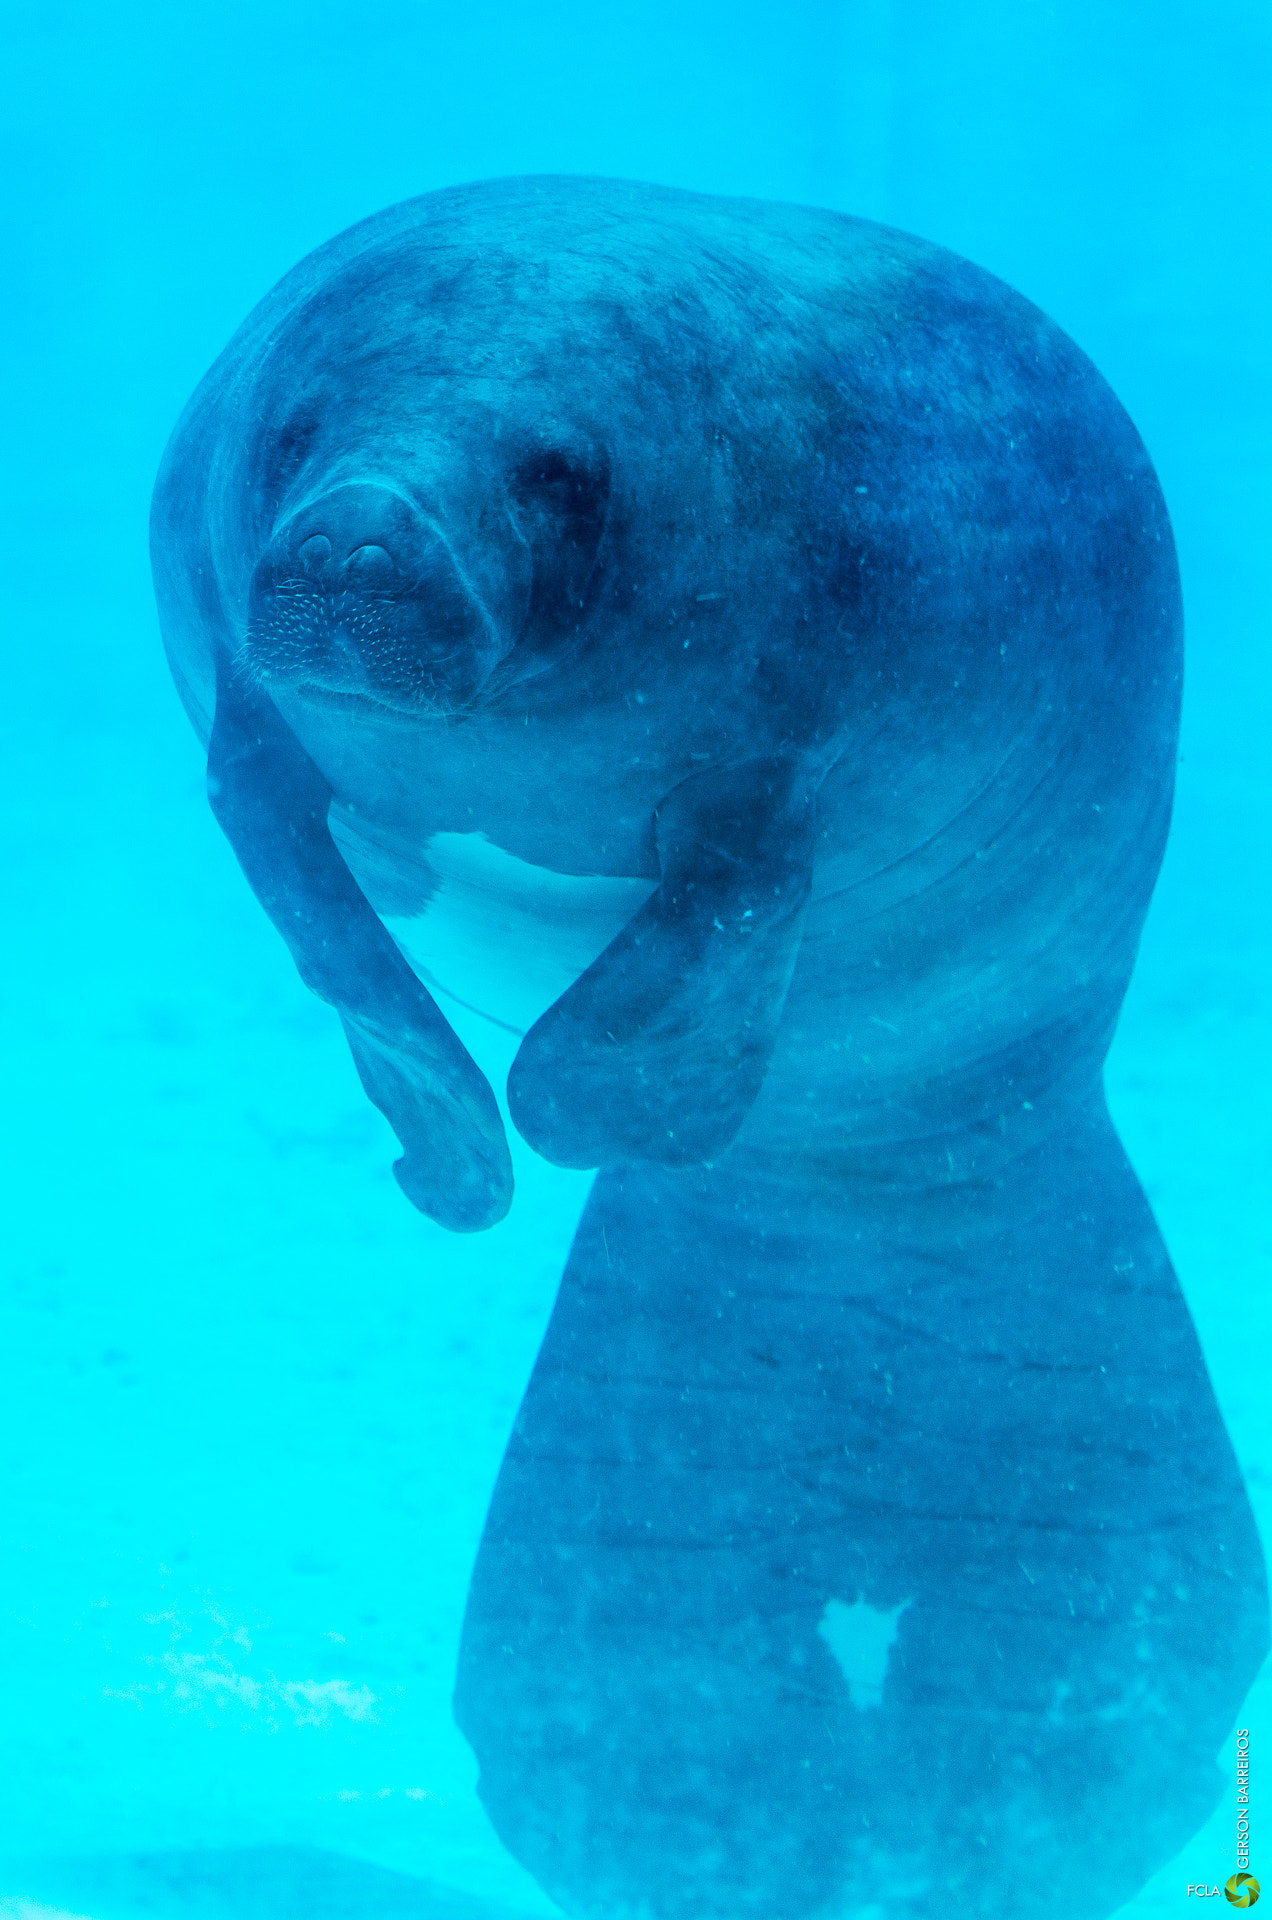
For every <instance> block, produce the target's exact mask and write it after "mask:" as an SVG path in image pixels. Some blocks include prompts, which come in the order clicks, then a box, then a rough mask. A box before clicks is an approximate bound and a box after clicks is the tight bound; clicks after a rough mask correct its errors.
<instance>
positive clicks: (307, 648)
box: [238, 449, 607, 717]
mask: <svg viewBox="0 0 1272 1920" xmlns="http://www.w3.org/2000/svg"><path fill="white" fill-rule="evenodd" d="M448 491H449V498H447V497H446V493H447V490H443V495H442V498H441V499H440V500H439V497H438V494H437V491H436V490H435V489H430V488H428V487H426V486H421V487H416V486H413V485H412V482H411V479H410V478H407V479H405V480H398V479H396V478H386V477H383V476H382V475H380V476H376V477H365V478H364V477H349V476H348V474H347V472H346V473H345V474H342V475H340V476H338V477H336V478H335V479H334V480H333V481H332V482H331V483H330V484H326V485H320V486H319V487H318V489H317V490H316V491H313V492H310V493H309V495H308V497H307V498H305V499H304V501H303V502H302V504H300V505H299V506H297V507H295V508H293V509H290V510H288V511H285V512H284V513H283V514H282V516H281V517H280V519H279V520H278V521H277V523H276V524H275V525H274V527H273V530H272V535H270V536H269V537H268V539H267V542H266V544H265V547H264V551H263V552H262V553H261V554H260V557H259V559H258V560H257V562H256V565H255V568H254V571H253V573H252V578H251V586H250V592H249V602H248V608H247V616H248V617H247V628H246V635H245V639H244V642H243V645H242V648H241V651H240V655H239V660H238V666H239V669H240V671H242V672H244V673H245V674H247V675H249V676H250V677H251V678H252V679H254V680H256V681H257V682H258V683H259V684H260V685H262V686H264V687H265V688H266V689H267V690H269V691H271V692H273V693H283V692H292V693H295V694H298V695H300V696H301V697H306V698H314V699H319V700H322V699H331V698H333V697H334V698H338V699H346V700H348V699H350V698H351V697H352V698H354V699H356V700H358V701H365V702H370V703H373V704H374V706H376V707H378V708H387V709H389V710H391V711H393V712H396V713H399V714H402V715H408V716H417V717H427V716H441V715H446V714H454V713H457V712H460V711H462V710H463V709H464V708H466V707H469V706H471V705H472V703H473V702H474V701H475V700H477V699H478V698H479V696H481V695H482V694H483V692H485V691H487V690H489V689H491V688H492V686H494V687H498V686H500V685H503V684H505V683H506V682H507V681H508V680H509V679H519V678H523V677H525V675H526V674H527V673H533V672H537V671H541V670H542V668H543V665H544V664H546V662H547V658H548V656H549V655H550V653H551V651H552V648H553V646H554V644H556V645H559V644H560V642H561V640H562V638H563V637H567V636H568V635H569V633H570V632H571V631H572V630H574V629H577V627H578V625H579V616H580V614H581V612H582V610H583V607H584V603H585V598H586V591H585V589H586V581H587V577H588V575H589V574H590V573H591V572H592V571H593V570H594V567H595V561H596V554H597V546H598V543H599V540H600V535H601V531H602V527H603V522H604V515H605V494H606V491H607V486H606V482H605V476H604V475H603V474H601V475H600V476H599V477H598V475H597V473H596V472H595V471H593V470H592V468H590V467H587V468H585V467H584V466H583V465H582V464H580V462H579V461H578V460H577V459H575V458H571V457H570V456H568V455H565V454H562V453H561V452H560V451H559V450H555V449H553V450H549V451H547V452H546V453H545V452H543V451H536V452H535V453H534V454H532V455H526V456H524V457H522V458H521V459H519V460H517V461H515V462H514V463H513V465H512V468H511V470H510V471H505V472H502V473H500V472H496V471H492V470H491V468H490V466H489V465H486V470H485V471H484V472H483V473H481V474H480V475H479V476H477V479H476V482H475V483H474V484H471V485H469V486H468V487H467V488H466V489H465V488H461V489H459V490H458V492H457V491H456V489H455V488H453V487H452V488H451V489H449V490H448ZM513 656H515V659H514V658H513ZM501 669H502V671H500V670H501Z"/></svg>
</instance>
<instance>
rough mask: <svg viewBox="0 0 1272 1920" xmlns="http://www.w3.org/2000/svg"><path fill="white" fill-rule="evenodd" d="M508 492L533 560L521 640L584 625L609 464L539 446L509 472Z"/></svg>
mask: <svg viewBox="0 0 1272 1920" xmlns="http://www.w3.org/2000/svg"><path fill="white" fill-rule="evenodd" d="M511 493H512V498H513V504H514V507H515V510H516V514H517V519H518V522H519V523H520V526H521V531H522V533H523V534H524V535H525V538H526V540H527V542H528V544H529V547H530V551H531V554H532V556H533V560H534V579H533V585H532V587H531V590H530V605H529V610H528V613H527V617H526V624H525V629H524V632H523V636H522V645H523V646H525V645H529V646H533V645H534V644H535V642H536V641H538V642H541V643H542V642H548V641H551V640H552V639H555V638H559V637H560V636H561V635H562V634H567V633H573V632H575V631H576V630H577V628H578V627H579V626H581V625H582V622H583V619H584V617H585V615H586V613H587V611H588V608H589V606H590V604H591V601H592V598H593V595H594V593H595V589H596V585H597V576H598V571H599V570H598V568H597V557H598V553H599V550H600V545H601V537H602V535H603V534H604V532H605V522H606V516H607V513H608V511H609V499H610V476H609V466H608V463H607V462H605V461H603V460H599V459H595V458H591V457H589V458H584V457H583V456H581V455H579V454H577V453H575V452H574V451H572V450H570V451H567V450H565V449H563V448H560V447H552V446H549V447H544V448H541V449H536V450H534V451H533V452H531V453H530V454H528V455H527V456H526V458H525V459H524V460H522V461H521V463H520V465H519V466H518V468H517V470H516V472H515V473H514V474H513V476H512V482H511Z"/></svg>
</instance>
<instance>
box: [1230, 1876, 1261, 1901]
mask: <svg viewBox="0 0 1272 1920" xmlns="http://www.w3.org/2000/svg"><path fill="white" fill-rule="evenodd" d="M1223 1890H1224V1892H1225V1893H1226V1894H1227V1896H1228V1898H1229V1900H1231V1902H1232V1904H1233V1906H1234V1907H1252V1906H1253V1905H1254V1903H1255V1901H1256V1900H1257V1899H1258V1897H1259V1883H1258V1881H1257V1880H1256V1879H1255V1877H1254V1875H1253V1874H1252V1873H1233V1874H1229V1876H1228V1878H1227V1880H1226V1881H1225V1882H1224V1888H1223Z"/></svg>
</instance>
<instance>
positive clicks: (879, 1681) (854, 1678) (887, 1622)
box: [817, 1600, 911, 1707]
mask: <svg viewBox="0 0 1272 1920" xmlns="http://www.w3.org/2000/svg"><path fill="white" fill-rule="evenodd" d="M910 1604H911V1603H910V1601H908V1600H903V1601H902V1602H901V1605H900V1606H899V1607H893V1608H892V1609H891V1611H890V1612H886V1613H881V1612H880V1611H879V1610H878V1608H876V1607H872V1606H869V1605H868V1604H867V1603H866V1601H864V1600H857V1601H855V1602H854V1603H853V1605H852V1606H851V1607H849V1606H845V1605H844V1602H843V1601H842V1600H828V1601H827V1602H826V1611H825V1612H824V1613H823V1614H822V1617H821V1620H820V1621H819V1623H818V1627H817V1631H818V1633H819V1634H820V1635H821V1637H822V1639H823V1640H824V1641H825V1642H826V1645H827V1646H828V1647H829V1648H830V1650H831V1652H832V1653H833V1654H834V1656H835V1660H836V1663H837V1665H838V1667H839V1671H840V1672H841V1673H842V1674H843V1676H844V1679H845V1680H846V1681H847V1682H848V1691H849V1693H850V1694H851V1695H852V1704H853V1706H854V1707H877V1706H880V1705H881V1704H882V1702H883V1682H884V1676H885V1675H886V1674H887V1671H888V1655H889V1654H890V1653H891V1652H892V1643H893V1641H894V1640H895V1639H896V1637H897V1622H898V1620H900V1618H901V1615H902V1614H903V1613H904V1612H905V1610H906V1608H907V1607H908V1606H909V1605H910Z"/></svg>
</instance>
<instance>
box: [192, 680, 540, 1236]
mask: <svg viewBox="0 0 1272 1920" xmlns="http://www.w3.org/2000/svg"><path fill="white" fill-rule="evenodd" d="M208 795H209V798H210V800H211V803H212V810H213V812H214V813H215V815H216V817H217V820H218V822H219V823H220V826H221V827H222V829H223V830H224V832H225V835H226V837H227V838H228V840H229V842H230V845H231V846H232V847H233V849H234V851H235V853H236V855H237V856H238V861H239V864H240V866H241V867H242V869H243V871H244V873H245V874H246V875H247V878H248V880H249V882H250V883H251V887H252V891H253V892H254V893H255V895H256V897H257V899H258V900H259V901H260V903H261V905H262V906H263V907H264V909H265V911H266V913H268V915H269V917H270V919H271V920H272V921H273V922H274V925H275V926H276V927H277V928H278V931H279V932H280V933H281V934H282V936H283V938H284V940H285V941H286V942H287V945H288V946H289V947H290V949H291V952H292V956H293V958H294V959H295V962H296V965H297V967H298V969H299V971H300V977H301V979H302V980H303V981H304V982H305V984H306V986H308V987H310V988H312V990H313V991H314V992H315V993H316V994H318V996H319V997H320V998H321V999H323V1000H326V1001H329V1002H330V1004H331V1005H332V1006H333V1007H335V1009H336V1011H337V1013H339V1015H340V1019H341V1022H342V1023H343V1026H344V1030H345V1033H346V1035H347V1037H348V1041H349V1046H350V1049H351V1051H352V1053H353V1058H354V1064H355V1065H356V1066H357V1069H358V1075H359V1078H360V1079H361V1081H362V1084H363V1086H364V1087H365V1088H366V1090H367V1093H368V1094H369V1095H370V1097H371V1099H372V1100H373V1101H374V1102H375V1104H376V1106H377V1107H379V1109H380V1111H381V1113H383V1114H384V1116H385V1118H386V1119H387V1120H388V1122H389V1125H390V1126H391V1127H392V1128H393V1131H394V1132H395V1133H396V1134H397V1136H398V1139H399V1140H400V1141H401V1143H402V1146H403V1148H404V1149H405V1153H404V1157H403V1158H402V1159H401V1160H399V1161H398V1162H397V1164H396V1166H395V1167H394V1169H393V1171H394V1174H395V1175H396V1177H397V1182H398V1185H399V1186H400V1187H401V1188H402V1191H403V1192H404V1193H405V1194H406V1196H407V1198H408V1199H409V1200H410V1201H411V1202H412V1204H413V1205H414V1206H416V1207H418V1208H419V1210H420V1212H421V1213H427V1214H430V1215H431V1216H432V1218H433V1219H434V1220H436V1221H438V1222H439V1223H440V1224H441V1225H442V1226H444V1227H449V1228H450V1229H451V1230H452V1231H453V1232H458V1233H464V1232H474V1231H476V1230H478V1229H480V1228H482V1227H490V1226H493V1225H494V1224H495V1222H496V1221H497V1220H501V1219H502V1218H503V1216H504V1214H505V1213H507V1211H508V1208H509V1206H510V1204H511V1201H512V1163H511V1161H510V1160H509V1157H508V1143H507V1140H506V1139H505V1137H504V1130H503V1122H502V1121H501V1119H500V1117H499V1109H498V1107H497V1105H496V1103H495V1097H494V1094H493V1093H492V1092H491V1090H490V1086H489V1084H488V1082H487V1081H486V1079H485V1078H484V1076H483V1075H482V1073H481V1072H480V1071H479V1069H478V1068H477V1066H476V1065H475V1063H474V1062H473V1060H472V1059H471V1058H470V1056H469V1054H468V1053H467V1052H466V1051H465V1049H464V1047H463V1046H462V1045H461V1043H460V1041H459V1040H458V1039H457V1037H456V1035H455V1034H454V1033H453V1032H452V1030H451V1028H450V1027H449V1026H448V1025H447V1023H446V1021H445V1019H444V1018H443V1016H442V1015H441V1013H440V1012H439V1011H438V1009H437V1007H436V1006H435V1005H434V1003H433V1001H432V1000H431V999H430V998H429V995H428V994H427V993H426V992H425V990H424V988H423V987H422V986H421V985H420V983H419V981H418V980H417V979H416V977H415V975H414V974H413V973H412V971H411V969H410V967H409V966H408V965H407V963H406V961H405V960H404V959H403V958H402V955H401V954H400V953H399V951H398V949H397V947H396V946H395V945H394V943H393V941H392V940H391V939H390V938H389V935H388V934H387V933H386V931H385V929H384V927H383V926H382V925H381V923H380V921H379V920H378V919H377V917H376V915H375V913H374V912H373V911H372V909H371V907H370V905H369V903H368V902H367V900H366V898H365V896H364V895H363V893H362V892H361V890H360V888H359V887H358V885H357V882H356V881H355V880H354V878H353V875H352V874H351V873H350V871H349V869H348V867H347V866H346V865H345V863H344V861H343V860H342V859H341V857H340V855H339V853H338V851H337V849H336V845H335V842H334V841H333V840H332V838H331V835H330V833H329V832H328V830H327V809H328V806H329V804H330V801H331V789H330V787H328V785H327V783H326V781H325V780H324V779H323V777H322V775H321V773H320V772H319V770H318V768H317V767H316V766H315V765H314V763H313V762H312V760H310V759H309V757H308V755H307V754H306V753H305V752H304V750H303V749H302V747H301V746H300V743H299V742H298V741H297V739H296V737H295V735H294V734H293V733H292V732H291V730H290V728H288V727H287V726H286V724H285V723H284V721H283V719H282V717H281V715H280V714H279V713H278V710H277V708H276V707H275V706H274V705H273V703H272V701H270V700H268V699H267V698H265V696H264V695H262V694H260V693H258V692H256V691H254V690H253V689H251V688H246V687H242V686H239V685H238V684H236V683H235V682H234V681H233V679H232V678H231V675H230V673H229V672H228V670H223V672H222V674H221V676H220V680H219V685H218V691H217V704H216V721H215V724H214V726H213V729H212V739H211V742H210V745H209V748H208Z"/></svg>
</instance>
